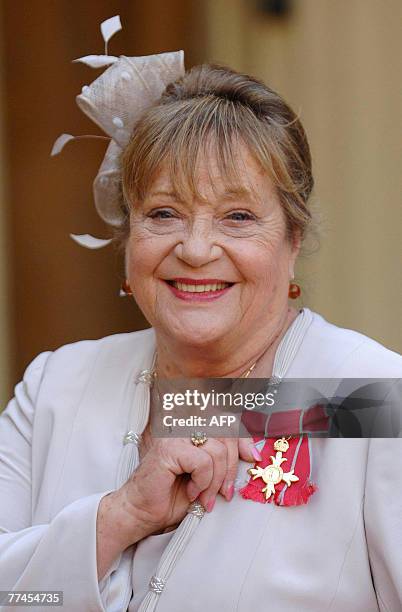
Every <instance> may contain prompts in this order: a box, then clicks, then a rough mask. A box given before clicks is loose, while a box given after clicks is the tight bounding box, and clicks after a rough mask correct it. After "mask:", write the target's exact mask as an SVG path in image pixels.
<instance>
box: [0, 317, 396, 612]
mask: <svg viewBox="0 0 402 612" xmlns="http://www.w3.org/2000/svg"><path fill="white" fill-rule="evenodd" d="M154 351H155V338H154V332H153V330H152V329H151V330H144V331H141V332H135V333H131V334H118V335H114V336H109V337H107V338H103V339H101V340H97V341H83V342H78V343H75V344H71V345H67V346H64V347H61V348H60V349H58V350H57V351H54V352H53V353H50V352H47V353H42V354H41V355H39V356H38V357H37V358H36V359H35V360H34V361H33V362H32V363H31V365H30V366H29V367H28V369H27V371H26V373H25V376H24V379H23V381H22V382H21V383H19V384H18V385H17V387H16V390H15V397H14V398H13V399H12V400H11V401H10V403H9V404H8V406H7V408H6V410H5V411H4V412H3V413H2V414H1V416H0V590H7V591H9V590H41V591H43V590H62V591H63V592H64V607H63V609H64V610H65V611H66V612H70V611H71V612H73V611H77V612H78V611H80V612H82V611H84V610H85V612H91V611H108V612H111V611H115V612H117V611H119V612H121V611H125V610H126V609H127V608H129V610H130V612H133V611H137V610H141V612H145V610H147V611H150V610H155V609H157V610H158V612H177V611H178V610H180V611H181V610H186V612H200V611H201V610H211V611H215V610H220V611H221V612H232V611H234V610H237V611H238V612H248V611H249V610H251V609H256V608H257V607H258V608H261V607H262V608H263V609H267V610H271V611H272V612H276V611H278V612H279V610H280V611H281V612H296V611H297V612H323V611H324V610H331V611H332V612H378V610H381V611H384V612H385V611H387V612H397V611H399V610H402V553H401V550H402V470H401V469H400V466H401V465H402V442H401V440H398V439H393V440H392V439H373V440H367V439H313V440H312V457H313V468H312V469H313V474H312V480H313V481H314V482H315V483H316V484H317V485H318V491H317V492H316V493H315V494H314V495H313V496H312V498H311V499H310V501H309V503H308V504H307V505H304V506H295V507H280V506H275V505H274V504H260V503H256V502H253V501H250V500H245V499H243V498H242V497H241V496H240V495H239V494H238V493H236V494H235V496H234V498H233V500H232V501H231V502H230V503H228V502H226V501H225V500H224V499H223V498H221V497H220V496H218V499H217V502H216V505H215V508H214V510H213V512H212V513H210V514H205V515H202V513H200V512H197V508H194V511H193V512H192V513H190V514H189V515H187V517H186V518H185V519H184V520H183V521H182V523H181V524H180V526H179V527H178V528H177V529H176V530H175V532H170V533H166V534H161V535H157V536H149V537H148V538H145V539H144V540H142V541H141V542H139V543H138V544H137V545H136V546H131V547H129V548H128V549H127V550H126V551H124V552H123V553H122V554H121V555H120V556H119V558H118V559H116V562H115V563H114V564H113V566H112V567H111V568H110V570H109V572H108V573H107V574H106V576H105V578H104V579H103V580H102V581H100V583H98V580H97V570H96V516H97V510H98V505H99V502H100V500H101V498H102V497H103V496H104V495H105V494H107V493H109V492H110V491H113V490H115V489H116V488H117V487H119V486H120V485H121V484H122V483H123V482H125V480H126V479H127V478H128V476H129V475H130V474H131V473H132V471H133V469H135V467H136V466H137V465H138V450H137V446H136V441H137V440H138V434H140V433H141V432H142V431H143V429H144V428H145V426H146V423H147V421H148V416H149V415H148V410H149V384H147V375H146V372H145V373H144V371H146V370H149V369H150V368H151V366H152V362H153V358H154ZM275 372H276V373H277V374H278V373H279V374H278V375H279V376H281V377H283V376H284V375H286V376H287V377H291V378H306V377H309V378H331V377H333V378H347V377H350V378H352V377H353V378H401V377H402V357H401V356H400V355H397V354H396V353H393V352H392V351H389V350H387V349H386V348H384V347H383V346H381V345H380V344H378V343H376V342H375V341H373V340H371V339H369V338H367V337H365V336H363V335H361V334H358V333H357V332H354V331H351V330H346V329H341V328H339V327H336V326H334V325H331V324H330V323H328V322H326V321H325V320H324V319H323V318H322V317H321V316H319V315H317V314H315V313H312V312H311V311H309V310H308V309H304V310H303V311H302V313H301V315H299V317H297V319H296V320H295V322H294V323H293V324H292V326H291V328H290V329H289V330H288V332H287V334H286V335H285V337H284V339H283V340H282V343H281V345H280V347H279V348H278V350H277V354H276V358H275V366H274V374H275ZM128 432H131V433H129V434H128ZM127 434H128V435H127ZM248 467H249V464H246V463H245V462H242V461H241V462H240V465H239V471H238V479H237V489H238V488H240V487H241V486H242V485H243V484H244V482H246V481H247V480H248V476H247V472H246V470H247V468H248ZM161 557H162V559H161ZM150 579H151V587H149V585H148V582H149V580H150ZM133 592H134V595H133ZM0 609H1V610H10V612H11V610H12V609H14V608H11V607H9V606H7V605H4V606H0Z"/></svg>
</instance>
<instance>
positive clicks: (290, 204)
mask: <svg viewBox="0 0 402 612" xmlns="http://www.w3.org/2000/svg"><path fill="white" fill-rule="evenodd" d="M239 143H244V144H245V145H246V146H247V147H248V149H249V151H250V152H251V153H252V154H253V156H254V157H255V159H256V160H257V161H258V162H259V163H260V164H261V166H262V167H263V168H264V169H265V170H266V172H267V173H268V174H269V176H270V178H271V179H272V181H273V183H274V185H275V187H276V190H277V193H278V196H279V199H280V202H281V204H282V207H283V211H284V214H285V218H286V226H287V230H288V237H289V238H291V237H292V236H294V235H295V233H296V232H298V233H299V235H300V236H301V237H302V238H303V237H304V236H305V233H306V229H307V227H308V225H309V224H310V222H311V212H310V210H309V208H308V207H307V203H308V199H309V196H310V194H311V191H312V189H313V184H314V181H313V176H312V168H311V154H310V149H309V145H308V142H307V138H306V134H305V131H304V129H303V126H302V124H301V122H300V120H299V118H298V116H297V115H296V114H295V113H294V111H293V110H292V109H291V108H290V107H289V106H288V104H286V102H285V101H284V100H283V99H282V98H281V97H280V96H279V95H278V94H277V93H276V92H274V91H273V90H272V89H270V88H269V87H267V86H266V85H265V84H264V83H263V82H261V81H259V80H258V79H256V78H254V77H251V76H249V75H247V74H240V73H238V72H236V71H234V70H232V69H230V68H227V67H224V66H218V65H210V64H203V65H200V66H195V67H194V68H192V69H190V70H189V71H187V72H186V73H185V75H184V76H183V77H181V78H180V79H179V80H177V81H175V82H173V83H170V84H169V85H168V86H167V88H166V90H165V92H164V93H163V95H162V97H161V99H160V100H159V101H158V102H157V103H156V104H155V105H154V106H151V107H150V108H148V109H147V111H146V112H145V113H144V115H143V116H142V117H141V119H140V120H139V121H138V123H137V125H136V126H135V128H134V133H133V136H132V138H131V140H130V142H129V144H128V145H127V147H126V148H125V150H124V151H123V154H122V157H121V165H122V195H123V202H124V204H123V205H124V208H125V213H126V223H125V224H124V226H123V227H122V230H121V232H120V235H119V238H120V239H121V240H122V242H125V240H126V238H127V236H128V232H129V208H130V206H133V205H134V204H135V202H141V201H142V200H143V199H144V198H145V197H146V195H147V192H148V190H149V188H150V187H151V184H152V182H153V178H154V176H155V174H156V172H157V171H158V169H160V165H161V163H162V162H164V163H167V164H168V168H169V171H170V177H171V181H172V186H173V188H174V191H175V193H177V194H178V196H179V197H180V199H182V200H185V198H186V197H188V196H189V195H193V196H195V197H198V198H199V197H201V196H200V194H199V193H198V190H197V177H196V172H197V160H198V159H199V155H200V154H203V153H204V154H205V153H206V150H207V148H208V147H211V146H212V147H214V150H215V151H214V152H215V154H216V159H217V162H218V164H219V171H220V172H221V175H222V177H223V179H224V180H227V181H228V182H229V184H233V182H234V183H236V184H238V183H239V173H238V165H237V162H236V151H238V147H237V146H236V145H238V144H239Z"/></svg>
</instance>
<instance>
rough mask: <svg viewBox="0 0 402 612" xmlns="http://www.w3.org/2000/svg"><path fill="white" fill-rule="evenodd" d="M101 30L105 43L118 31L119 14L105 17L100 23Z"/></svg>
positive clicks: (119, 24)
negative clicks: (108, 17)
mask: <svg viewBox="0 0 402 612" xmlns="http://www.w3.org/2000/svg"><path fill="white" fill-rule="evenodd" d="M100 28H101V32H102V36H103V40H104V41H105V43H107V42H108V41H109V40H110V39H111V38H112V36H113V35H114V34H116V32H119V31H120V30H121V29H122V27H121V22H120V15H115V17H110V19H106V21H103V22H102V23H101V26H100Z"/></svg>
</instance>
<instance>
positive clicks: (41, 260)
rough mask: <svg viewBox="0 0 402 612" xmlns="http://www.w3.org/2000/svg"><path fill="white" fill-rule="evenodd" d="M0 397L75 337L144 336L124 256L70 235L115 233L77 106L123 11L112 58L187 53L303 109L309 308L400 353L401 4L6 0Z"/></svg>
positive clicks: (303, 267) (0, 109)
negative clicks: (59, 145)
mask: <svg viewBox="0 0 402 612" xmlns="http://www.w3.org/2000/svg"><path fill="white" fill-rule="evenodd" d="M0 11H1V12H0V24H1V50H0V74H1V83H0V113H1V123H0V138H1V148H0V157H1V160H0V161H1V166H0V198H1V202H0V204H1V206H0V252H1V256H0V290H1V296H2V299H1V302H0V333H1V344H0V398H1V405H4V403H5V401H6V398H8V397H9V396H10V394H11V392H12V386H13V385H14V384H15V382H16V381H17V380H19V379H20V377H21V375H22V372H23V370H24V368H25V367H26V365H27V364H28V362H29V361H30V360H31V359H32V358H33V357H34V356H35V355H36V354H37V353H39V352H40V351H43V350H48V349H54V348H56V347H57V346H60V345H61V344H64V343H66V342H72V341H75V340H79V339H83V338H97V337H100V336H103V335H106V334H110V333H116V332H120V331H130V330H133V329H140V328H142V327H145V326H146V325H147V324H146V321H145V320H144V319H143V317H142V316H141V314H140V313H139V312H138V310H137V309H136V307H135V305H134V304H133V302H132V300H130V299H128V298H125V299H122V298H119V297H118V292H119V286H120V282H121V280H122V278H123V266H122V259H121V256H120V255H119V254H118V253H117V252H116V251H114V250H113V249H112V248H111V247H108V248H106V249H104V250H101V251H88V250H84V249H82V248H80V247H78V246H77V245H76V244H75V243H74V242H72V240H71V239H70V238H69V233H70V232H73V233H78V234H80V233H86V232H90V233H93V234H95V235H99V236H102V235H105V226H104V225H103V224H102V222H101V221H100V220H99V219H98V217H97V215H96V212H95V209H94V206H93V203H92V180H93V178H94V176H95V174H96V171H97V168H98V166H99V164H100V161H101V159H102V157H103V153H104V149H105V145H104V143H102V142H101V141H99V142H97V141H89V140H88V141H81V142H73V143H70V145H69V146H67V147H66V149H65V150H64V151H63V154H62V155H61V156H59V157H56V158H52V159H51V158H50V157H49V153H50V150H51V147H52V144H53V142H54V140H55V139H56V137H57V136H58V135H59V134H60V133H62V132H67V133H72V134H86V133H100V132H99V131H98V132H97V129H96V127H94V125H93V124H92V123H91V122H90V121H89V119H86V118H85V116H84V115H83V114H82V113H81V112H80V111H79V109H78V108H77V107H76V105H75V102H74V97H75V95H76V94H77V93H79V92H80V90H81V87H82V86H83V85H85V84H86V83H88V82H91V81H92V80H93V79H94V78H95V76H96V74H97V73H96V72H93V71H91V69H90V68H88V67H86V66H83V65H80V64H73V63H71V60H72V59H74V58H77V57H80V56H83V55H88V54H92V53H95V54H97V53H102V52H103V40H102V38H101V35H100V31H99V24H100V22H101V21H103V20H104V19H107V18H108V17H111V16H113V15H115V14H120V16H121V20H122V23H123V31H122V32H120V33H118V34H117V35H116V36H115V37H114V38H113V40H112V41H111V43H110V49H109V52H110V53H112V54H117V55H118V54H125V55H146V54H150V53H159V52H162V51H170V50H176V49H184V51H185V58H186V66H187V67H189V66H191V65H193V64H196V63H200V62H202V61H215V62H221V63H224V64H228V65H230V66H232V67H234V68H236V69H238V70H241V71H246V72H249V73H251V74H253V75H256V76H258V77H261V78H263V79H264V80H265V81H266V82H267V83H268V84H269V85H271V86H272V87H273V88H274V89H277V90H278V91H279V92H280V93H281V94H282V95H283V96H284V97H285V99H287V100H288V102H290V104H291V105H292V106H293V107H294V108H295V110H296V111H298V112H299V113H300V114H301V118H302V121H303V123H304V125H305V128H306V130H307V133H308V136H309V139H310V144H311V148H312V153H313V160H314V168H315V177H316V189H315V193H314V197H313V201H312V203H313V205H314V206H316V207H317V208H319V209H320V211H321V215H322V237H321V245H320V248H319V250H318V251H317V252H316V253H314V254H310V255H309V256H307V257H305V258H304V259H303V260H302V261H301V263H300V265H299V274H298V278H299V279H300V280H301V285H302V290H303V292H302V299H301V300H300V303H301V304H303V305H307V306H309V307H311V308H313V309H315V310H317V311H318V312H320V313H321V314H323V315H324V316H325V317H326V318H328V319H329V320H330V321H332V322H334V323H336V324H338V325H341V326H343V327H351V328H353V329H356V330H359V331H361V332H363V333H365V334H368V335H370V336H372V337H374V338H375V339H377V340H378V341H380V342H382V343H384V344H386V345H387V346H389V347H390V348H393V349H394V350H397V351H399V352H402V306H401V304H402V282H401V261H402V246H401V243H402V240H401V236H402V201H401V200H402V129H401V128H402V85H401V84H402V36H401V29H402V3H401V2H400V0H387V1H384V0H293V1H292V0H287V1H286V0H202V1H199V0H146V1H145V0H121V1H117V0H80V1H78V0H29V1H28V0H19V2H15V0H3V2H2V3H1V5H0Z"/></svg>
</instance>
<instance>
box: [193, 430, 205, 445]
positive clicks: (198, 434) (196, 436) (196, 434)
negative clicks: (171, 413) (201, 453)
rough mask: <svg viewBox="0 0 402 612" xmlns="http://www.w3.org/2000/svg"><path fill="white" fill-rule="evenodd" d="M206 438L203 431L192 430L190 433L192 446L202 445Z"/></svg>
mask: <svg viewBox="0 0 402 612" xmlns="http://www.w3.org/2000/svg"><path fill="white" fill-rule="evenodd" d="M207 440H208V438H207V434H206V433H205V431H193V433H192V434H191V442H192V443H193V444H194V446H202V445H203V444H205V442H206V441H207Z"/></svg>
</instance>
